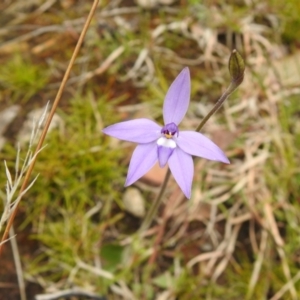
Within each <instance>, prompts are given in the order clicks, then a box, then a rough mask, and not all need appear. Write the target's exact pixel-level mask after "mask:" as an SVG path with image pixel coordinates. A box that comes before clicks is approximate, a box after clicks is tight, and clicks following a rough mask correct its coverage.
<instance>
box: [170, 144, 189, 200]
mask: <svg viewBox="0 0 300 300" xmlns="http://www.w3.org/2000/svg"><path fill="white" fill-rule="evenodd" d="M169 167H170V170H171V172H172V174H173V176H174V178H175V180H176V182H177V184H178V185H179V187H180V188H181V190H182V192H183V193H184V195H185V196H186V197H187V198H188V199H190V198H191V190H192V181H193V176H194V163H193V159H192V157H191V155H189V154H187V153H185V152H184V151H182V150H181V149H180V148H176V149H175V150H174V152H173V154H172V155H171V157H170V158H169Z"/></svg>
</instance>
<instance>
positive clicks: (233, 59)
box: [228, 49, 245, 88]
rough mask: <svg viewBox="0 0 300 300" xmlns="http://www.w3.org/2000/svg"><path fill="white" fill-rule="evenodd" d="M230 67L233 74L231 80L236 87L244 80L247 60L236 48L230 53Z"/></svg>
mask: <svg viewBox="0 0 300 300" xmlns="http://www.w3.org/2000/svg"><path fill="white" fill-rule="evenodd" d="M228 68H229V73H230V76H231V82H232V83H233V84H234V86H235V88H236V87H238V86H239V85H240V84H241V83H242V82H243V79H244V71H245V62H244V60H243V58H242V56H241V55H240V54H239V53H238V52H237V51H236V50H235V49H234V50H233V51H232V53H231V55H230V58H229V64H228Z"/></svg>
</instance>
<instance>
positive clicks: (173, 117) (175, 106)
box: [163, 68, 191, 125]
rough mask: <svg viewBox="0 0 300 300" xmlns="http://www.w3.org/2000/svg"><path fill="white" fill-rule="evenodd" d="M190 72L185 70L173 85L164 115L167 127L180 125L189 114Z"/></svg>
mask: <svg viewBox="0 0 300 300" xmlns="http://www.w3.org/2000/svg"><path fill="white" fill-rule="evenodd" d="M190 93H191V82H190V71H189V69H188V68H184V69H183V70H182V71H181V72H180V74H179V75H178V76H177V77H176V78H175V80H174V81H173V83H172V84H171V86H170V88H169V90H168V92H167V95H166V97H165V101H164V108H163V115H164V122H165V125H166V124H169V123H172V122H173V123H175V124H176V125H178V124H179V123H180V122H181V120H182V119H183V117H184V115H185V114H186V112H187V109H188V106H189V103H190Z"/></svg>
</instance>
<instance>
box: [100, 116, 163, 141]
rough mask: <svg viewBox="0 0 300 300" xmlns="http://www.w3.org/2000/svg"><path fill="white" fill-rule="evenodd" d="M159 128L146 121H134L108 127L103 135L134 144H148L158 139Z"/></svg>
mask: <svg viewBox="0 0 300 300" xmlns="http://www.w3.org/2000/svg"><path fill="white" fill-rule="evenodd" d="M160 131H161V127H160V126H159V125H158V124H156V123H155V122H153V121H151V120H148V119H136V120H131V121H125V122H121V123H116V124H114V125H110V126H108V127H106V128H104V129H103V130H102V132H103V133H105V134H107V135H110V136H113V137H115V138H118V139H120V140H125V141H129V142H134V143H142V144H144V143H149V142H153V141H155V140H157V139H158V138H159V137H160V135H161V134H160Z"/></svg>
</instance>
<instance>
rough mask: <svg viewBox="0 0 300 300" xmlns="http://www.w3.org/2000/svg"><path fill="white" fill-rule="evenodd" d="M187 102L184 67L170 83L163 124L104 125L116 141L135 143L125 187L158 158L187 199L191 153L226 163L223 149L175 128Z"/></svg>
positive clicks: (143, 121)
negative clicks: (166, 166) (167, 166)
mask: <svg viewBox="0 0 300 300" xmlns="http://www.w3.org/2000/svg"><path fill="white" fill-rule="evenodd" d="M189 102H190V72H189V69H188V68H187V67H186V68H184V69H183V70H182V71H181V73H180V74H179V75H178V76H177V78H176V79H175V80H174V82H173V83H172V84H171V86H170V88H169V90H168V92H167V95H166V97H165V101H164V106H163V119H164V124H165V125H164V126H163V127H162V126H160V125H158V124H156V123H155V122H153V121H151V120H149V119H136V120H131V121H125V122H121V123H117V124H114V125H111V126H108V127H106V128H104V129H103V133H105V134H107V135H110V136H112V137H115V138H118V139H120V140H124V141H129V142H134V143H138V145H137V147H136V148H135V150H134V152H133V154H132V157H131V161H130V164H129V169H128V174H127V179H126V182H125V186H129V185H131V184H133V183H134V182H135V181H137V180H138V179H140V178H141V177H142V176H143V175H144V174H146V173H147V172H148V171H149V170H150V169H151V168H152V167H153V166H154V164H155V163H156V162H157V161H158V163H159V165H160V167H161V168H162V167H164V166H165V165H166V164H167V163H168V165H169V168H170V170H171V172H172V174H173V176H174V178H175V180H176V182H177V184H178V185H179V187H180V188H181V190H182V192H183V193H184V195H185V196H186V197H187V198H190V197H191V187H192V181H193V176H194V163H193V159H192V155H194V156H199V157H203V158H206V159H210V160H215V161H220V162H223V163H229V160H228V158H227V157H226V156H225V154H224V153H223V151H222V150H221V149H220V148H219V147H218V146H217V145H215V144H214V143H213V142H212V141H211V140H209V139H208V138H207V137H205V136H204V135H202V134H201V133H199V132H195V131H179V129H178V125H179V123H180V122H181V121H182V119H183V117H184V116H185V114H186V112H187V109H188V106H189Z"/></svg>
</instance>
